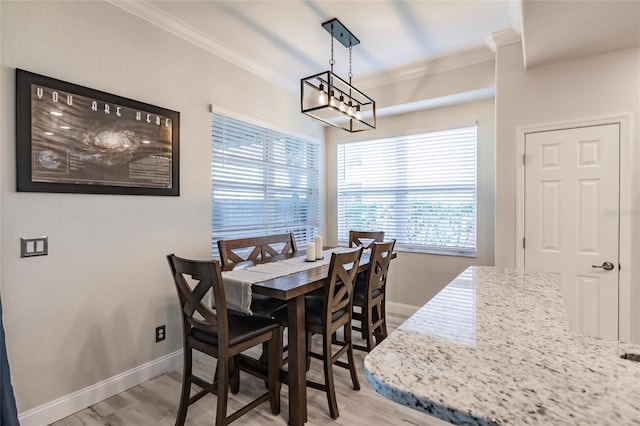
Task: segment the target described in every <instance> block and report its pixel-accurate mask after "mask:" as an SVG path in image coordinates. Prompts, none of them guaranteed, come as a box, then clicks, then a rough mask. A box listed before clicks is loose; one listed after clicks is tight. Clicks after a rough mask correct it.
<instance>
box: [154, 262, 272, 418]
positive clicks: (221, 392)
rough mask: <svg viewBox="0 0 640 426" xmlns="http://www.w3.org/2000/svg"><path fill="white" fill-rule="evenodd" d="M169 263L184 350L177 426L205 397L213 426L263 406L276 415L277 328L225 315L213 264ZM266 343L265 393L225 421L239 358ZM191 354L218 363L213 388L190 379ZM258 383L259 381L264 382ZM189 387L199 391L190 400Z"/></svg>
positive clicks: (258, 319) (198, 379) (221, 287)
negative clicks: (210, 399)
mask: <svg viewBox="0 0 640 426" xmlns="http://www.w3.org/2000/svg"><path fill="white" fill-rule="evenodd" d="M167 260H168V261H169V266H170V268H171V274H172V276H173V281H174V283H175V286H176V290H177V293H178V300H179V303H180V311H181V312H182V333H183V346H184V366H183V378H182V394H181V396H180V406H179V409H178V416H177V418H176V423H175V424H176V426H182V425H184V422H185V419H186V416H187V409H188V407H189V405H191V404H193V403H194V402H196V401H198V400H199V399H200V398H202V397H203V396H205V395H206V394H207V393H212V394H214V395H217V409H216V421H215V425H216V426H222V425H227V424H229V423H231V422H232V421H234V420H236V419H238V418H239V417H240V416H242V415H244V414H246V413H247V412H249V411H250V410H252V409H253V408H255V407H257V406H258V405H260V404H262V403H263V402H266V401H269V403H270V404H271V412H272V413H273V414H278V413H279V412H280V386H281V385H280V381H279V374H280V367H281V354H282V328H281V326H280V324H279V323H278V322H277V321H274V320H272V319H270V318H266V317H261V316H240V315H233V314H229V313H228V311H227V304H226V300H225V293H224V285H223V283H222V276H221V268H220V264H219V263H218V262H217V261H197V260H189V259H182V258H180V257H177V256H176V255H174V254H170V255H168V256H167ZM209 294H213V301H214V305H215V310H214V309H212V308H211V304H210V303H209V296H208V295H209ZM203 299H204V300H203ZM265 342H266V343H267V346H268V351H269V356H268V367H267V368H268V373H267V383H268V386H267V391H266V392H265V393H264V394H262V395H260V396H258V397H257V398H256V399H254V400H253V401H251V402H249V403H248V404H246V405H244V406H243V407H242V408H240V409H238V410H237V411H235V412H234V413H232V414H231V415H229V416H227V399H228V391H229V386H230V381H231V390H232V391H234V388H235V391H237V388H238V384H239V382H238V378H239V370H238V369H239V368H240V362H241V357H246V355H244V354H242V355H241V353H242V352H244V351H246V350H247V349H250V348H252V347H254V346H257V345H260V344H262V343H265ZM194 349H196V350H197V351H200V352H202V353H205V354H207V355H209V356H211V357H213V358H216V359H217V360H218V363H217V364H218V365H217V369H216V375H215V378H214V380H213V382H212V383H211V382H209V381H207V380H205V379H203V378H201V377H198V376H196V375H195V374H194V372H193V365H192V364H193V359H192V355H193V350H194ZM258 377H260V378H261V379H262V378H263V376H258ZM192 384H195V385H197V386H199V387H200V388H202V390H201V391H199V392H197V393H196V394H194V395H193V396H190V393H191V385H192Z"/></svg>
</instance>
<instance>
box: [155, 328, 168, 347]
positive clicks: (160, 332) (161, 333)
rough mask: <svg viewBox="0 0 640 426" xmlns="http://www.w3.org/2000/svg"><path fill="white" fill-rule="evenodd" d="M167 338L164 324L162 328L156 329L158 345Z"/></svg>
mask: <svg viewBox="0 0 640 426" xmlns="http://www.w3.org/2000/svg"><path fill="white" fill-rule="evenodd" d="M166 337H167V335H166V329H165V326H164V324H163V325H161V326H160V327H156V343H158V342H162V341H163V340H164V339H165V338H166Z"/></svg>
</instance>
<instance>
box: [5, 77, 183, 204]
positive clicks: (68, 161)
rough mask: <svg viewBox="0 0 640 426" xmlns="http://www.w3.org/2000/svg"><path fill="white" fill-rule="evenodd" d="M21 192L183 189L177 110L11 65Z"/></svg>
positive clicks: (135, 192) (160, 191)
mask: <svg viewBox="0 0 640 426" xmlns="http://www.w3.org/2000/svg"><path fill="white" fill-rule="evenodd" d="M16 169H17V190H18V191H19V192H23V191H24V192H61V193H84V194H127V195H165V196H179V195H180V113H179V112H176V111H172V110H169V109H166V108H161V107H158V106H154V105H150V104H147V103H143V102H139V101H134V100H132V99H128V98H124V97H121V96H116V95H113V94H110V93H106V92H101V91H99V90H94V89H90V88H88V87H84V86H80V85H77V84H72V83H68V82H66V81H62V80H57V79H55V78H50V77H46V76H43V75H40V74H35V73H32V72H29V71H25V70H21V69H16Z"/></svg>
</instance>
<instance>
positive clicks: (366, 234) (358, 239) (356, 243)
mask: <svg viewBox="0 0 640 426" xmlns="http://www.w3.org/2000/svg"><path fill="white" fill-rule="evenodd" d="M382 241H384V231H354V230H353V229H352V230H350V231H349V247H364V248H366V249H368V248H371V245H372V244H373V243H375V242H382Z"/></svg>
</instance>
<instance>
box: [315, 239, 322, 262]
mask: <svg viewBox="0 0 640 426" xmlns="http://www.w3.org/2000/svg"><path fill="white" fill-rule="evenodd" d="M313 242H314V243H315V245H316V259H322V235H316V236H315V238H314V239H313Z"/></svg>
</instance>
